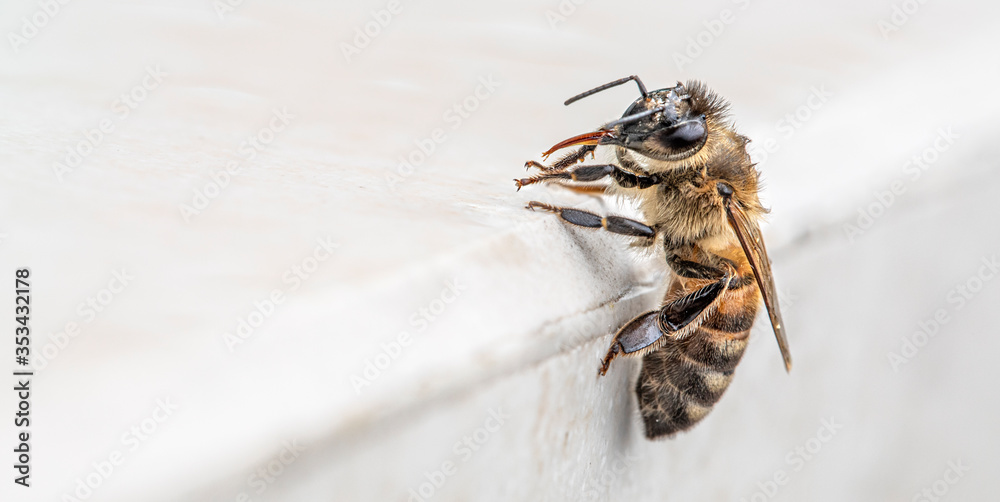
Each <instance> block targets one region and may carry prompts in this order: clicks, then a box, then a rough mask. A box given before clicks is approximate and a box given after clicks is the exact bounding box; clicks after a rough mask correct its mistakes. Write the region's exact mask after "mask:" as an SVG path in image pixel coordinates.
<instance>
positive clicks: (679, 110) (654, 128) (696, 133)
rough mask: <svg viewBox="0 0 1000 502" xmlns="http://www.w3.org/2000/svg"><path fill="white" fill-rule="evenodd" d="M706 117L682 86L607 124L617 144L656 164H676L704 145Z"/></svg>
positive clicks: (644, 99)
mask: <svg viewBox="0 0 1000 502" xmlns="http://www.w3.org/2000/svg"><path fill="white" fill-rule="evenodd" d="M705 121H706V116H705V113H704V112H702V111H700V110H698V109H697V107H696V106H695V101H694V100H693V99H692V96H691V95H690V94H689V93H688V90H687V89H686V88H685V87H684V85H683V84H680V83H678V84H677V86H676V87H672V88H668V89H660V90H658V91H653V92H650V93H648V94H647V95H646V96H644V97H641V98H639V99H637V100H636V101H635V102H634V103H632V106H630V107H629V108H628V109H627V110H625V114H624V115H622V118H620V119H618V120H616V121H614V122H611V123H608V124H605V125H604V127H603V128H602V129H606V130H613V131H614V137H615V138H616V139H617V141H616V143H619V144H621V146H624V147H625V148H628V149H629V150H632V151H634V152H636V153H638V154H641V155H644V156H646V157H650V158H653V159H657V160H666V161H676V160H682V159H685V158H687V157H690V156H692V155H694V154H696V153H698V151H699V150H701V147H703V146H704V145H705V141H706V140H707V139H708V126H707V124H706V122H705Z"/></svg>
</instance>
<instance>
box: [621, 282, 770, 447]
mask: <svg viewBox="0 0 1000 502" xmlns="http://www.w3.org/2000/svg"><path fill="white" fill-rule="evenodd" d="M740 269H741V270H740V271H739V273H740V276H739V278H738V279H736V280H734V281H733V283H731V286H730V289H727V290H726V291H725V292H724V293H723V295H724V296H723V298H722V300H721V302H720V303H719V305H718V308H717V309H716V311H715V312H713V313H712V314H711V315H709V316H708V317H707V318H706V319H705V321H704V323H702V325H701V326H699V327H698V328H697V329H696V330H695V331H694V333H692V334H691V335H690V336H689V337H687V338H685V339H684V340H682V341H679V342H678V341H673V340H669V339H668V340H667V341H666V343H665V344H664V345H663V346H662V347H661V348H659V349H657V350H655V351H653V352H650V353H649V354H646V355H645V356H644V357H643V358H642V371H641V372H640V373H639V381H638V382H637V383H636V388H635V392H636V396H637V397H638V400H639V411H640V413H641V414H642V418H643V421H644V422H645V424H646V437H648V438H650V439H653V438H656V437H660V436H664V435H670V434H674V433H676V432H679V431H682V430H685V429H688V428H689V427H691V426H693V425H694V424H696V423H698V422H699V421H700V420H701V419H702V418H704V417H705V415H707V414H708V412H709V411H711V410H712V406H714V405H715V403H716V402H717V401H718V400H719V398H720V397H722V394H723V393H724V392H725V391H726V388H727V387H729V382H730V381H732V378H733V370H734V369H735V368H736V365H737V363H739V362H740V358H741V357H743V351H744V350H745V349H746V346H747V339H748V337H749V335H750V328H751V327H752V326H753V321H754V317H755V316H756V315H757V306H758V304H759V302H760V293H759V292H758V289H757V284H756V283H755V282H754V278H753V272H752V271H751V270H749V267H746V268H744V267H740ZM710 282H711V281H710V280H699V279H690V278H685V277H678V276H676V275H675V276H674V277H673V279H672V280H671V284H670V288H669V290H668V293H667V299H668V300H670V299H673V298H677V297H680V296H683V295H686V294H688V293H690V292H692V291H695V290H697V289H698V288H700V287H702V286H704V285H706V284H708V283H710Z"/></svg>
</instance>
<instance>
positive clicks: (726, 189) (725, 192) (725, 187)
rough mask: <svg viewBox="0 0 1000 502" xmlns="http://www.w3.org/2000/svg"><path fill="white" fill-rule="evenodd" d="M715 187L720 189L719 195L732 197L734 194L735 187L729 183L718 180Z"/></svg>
mask: <svg viewBox="0 0 1000 502" xmlns="http://www.w3.org/2000/svg"><path fill="white" fill-rule="evenodd" d="M715 189H716V190H718V191H719V195H721V196H723V197H730V196H732V195H733V187H731V186H729V184H728V183H723V182H721V181H720V182H718V183H716V184H715Z"/></svg>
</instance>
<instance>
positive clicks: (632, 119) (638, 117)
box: [601, 105, 667, 129]
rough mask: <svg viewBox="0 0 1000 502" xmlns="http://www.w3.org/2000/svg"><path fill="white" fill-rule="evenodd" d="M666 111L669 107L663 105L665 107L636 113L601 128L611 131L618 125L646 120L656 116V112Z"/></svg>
mask: <svg viewBox="0 0 1000 502" xmlns="http://www.w3.org/2000/svg"><path fill="white" fill-rule="evenodd" d="M666 109H667V105H663V106H657V107H656V108H653V109H651V110H646V111H644V112H639V113H634V114H632V115H629V116H627V117H622V118H620V119H618V120H615V121H614V122H608V123H607V124H604V125H603V126H601V129H611V128H612V127H615V126H617V125H621V124H628V123H629V122H635V121H637V120H641V119H644V118H646V117H648V116H650V115H652V114H654V113H656V112H662V111H664V110H666Z"/></svg>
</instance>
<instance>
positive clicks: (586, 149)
mask: <svg viewBox="0 0 1000 502" xmlns="http://www.w3.org/2000/svg"><path fill="white" fill-rule="evenodd" d="M595 150H597V145H585V146H582V147H580V148H579V149H577V151H575V152H573V153H570V154H568V155H566V156H564V157H562V158H561V159H559V160H557V161H555V162H553V163H552V165H551V166H546V165H543V164H540V163H538V162H535V161H533V160H529V161H527V162H525V163H524V168H525V169H529V168H532V167H535V168H538V169H541V170H542V171H559V170H562V169H566V168H567V167H569V166H572V165H573V164H576V163H578V162H583V159H584V158H586V157H587V154H588V153H589V154H590V158H594V151H595Z"/></svg>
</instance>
